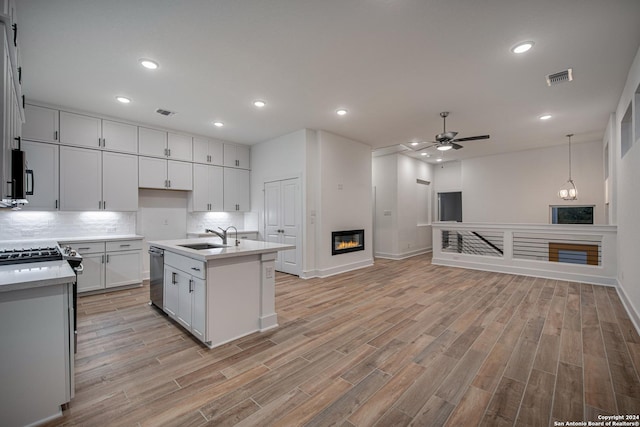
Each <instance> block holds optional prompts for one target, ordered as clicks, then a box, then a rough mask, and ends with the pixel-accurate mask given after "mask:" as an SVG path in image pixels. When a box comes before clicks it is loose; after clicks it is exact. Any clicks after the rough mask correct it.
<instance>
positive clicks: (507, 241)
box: [502, 230, 513, 261]
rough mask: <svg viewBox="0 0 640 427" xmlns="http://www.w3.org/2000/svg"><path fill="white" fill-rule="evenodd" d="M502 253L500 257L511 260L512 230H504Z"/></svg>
mask: <svg viewBox="0 0 640 427" xmlns="http://www.w3.org/2000/svg"><path fill="white" fill-rule="evenodd" d="M503 244H504V249H503V250H504V253H503V254H502V257H503V258H504V259H505V260H509V261H511V260H512V259H513V230H504V241H503Z"/></svg>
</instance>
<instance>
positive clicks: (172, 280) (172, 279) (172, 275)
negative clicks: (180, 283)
mask: <svg viewBox="0 0 640 427" xmlns="http://www.w3.org/2000/svg"><path fill="white" fill-rule="evenodd" d="M171 284H172V285H175V284H176V273H175V271H172V272H171Z"/></svg>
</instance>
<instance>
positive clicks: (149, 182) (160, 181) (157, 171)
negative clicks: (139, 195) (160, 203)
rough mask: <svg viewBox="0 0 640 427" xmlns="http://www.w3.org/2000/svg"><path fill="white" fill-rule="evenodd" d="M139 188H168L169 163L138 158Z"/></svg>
mask: <svg viewBox="0 0 640 427" xmlns="http://www.w3.org/2000/svg"><path fill="white" fill-rule="evenodd" d="M138 167H139V168H138V186H139V187H141V188H167V161H166V160H164V159H157V158H154V157H143V156H139V157H138Z"/></svg>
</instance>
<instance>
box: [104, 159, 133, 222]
mask: <svg viewBox="0 0 640 427" xmlns="http://www.w3.org/2000/svg"><path fill="white" fill-rule="evenodd" d="M102 209H103V210H108V211H120V212H135V211H137V210H138V156H135V155H131V154H121V153H111V152H107V151H105V152H103V153H102Z"/></svg>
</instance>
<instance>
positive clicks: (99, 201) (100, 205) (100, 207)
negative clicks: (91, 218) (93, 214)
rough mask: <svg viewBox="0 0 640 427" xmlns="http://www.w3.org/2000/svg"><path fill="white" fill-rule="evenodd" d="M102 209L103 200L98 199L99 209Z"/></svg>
mask: <svg viewBox="0 0 640 427" xmlns="http://www.w3.org/2000/svg"><path fill="white" fill-rule="evenodd" d="M100 209H102V201H101V200H98V210H100Z"/></svg>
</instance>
